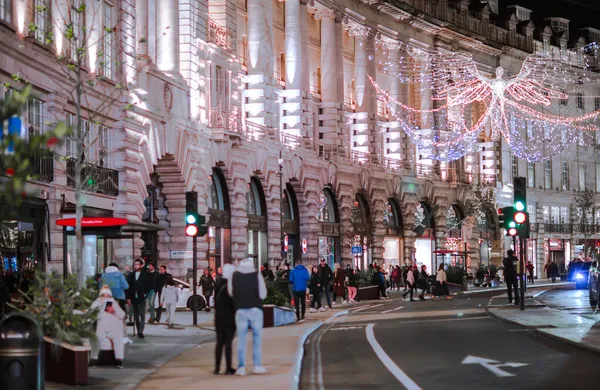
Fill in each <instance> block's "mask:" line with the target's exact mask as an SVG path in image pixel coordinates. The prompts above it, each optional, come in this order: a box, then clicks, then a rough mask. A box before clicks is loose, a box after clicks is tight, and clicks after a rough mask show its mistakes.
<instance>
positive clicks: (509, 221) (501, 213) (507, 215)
mask: <svg viewBox="0 0 600 390" xmlns="http://www.w3.org/2000/svg"><path fill="white" fill-rule="evenodd" d="M514 213H515V210H514V208H512V207H503V208H500V209H498V223H499V225H500V227H502V228H504V229H506V230H507V231H508V229H510V228H514V227H517V225H516V224H515V223H514V221H513V215H514Z"/></svg>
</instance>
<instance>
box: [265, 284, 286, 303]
mask: <svg viewBox="0 0 600 390" xmlns="http://www.w3.org/2000/svg"><path fill="white" fill-rule="evenodd" d="M263 304H265V305H275V306H286V307H291V306H290V303H289V302H288V300H287V297H286V296H285V295H283V294H281V293H280V292H278V291H276V290H275V289H274V288H272V287H270V288H267V297H266V298H265V300H264V301H263Z"/></svg>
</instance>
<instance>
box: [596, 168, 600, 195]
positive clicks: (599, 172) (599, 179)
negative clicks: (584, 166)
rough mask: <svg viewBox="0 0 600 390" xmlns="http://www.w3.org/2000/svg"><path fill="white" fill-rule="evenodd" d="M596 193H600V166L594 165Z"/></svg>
mask: <svg viewBox="0 0 600 390" xmlns="http://www.w3.org/2000/svg"><path fill="white" fill-rule="evenodd" d="M596 192H600V164H596Z"/></svg>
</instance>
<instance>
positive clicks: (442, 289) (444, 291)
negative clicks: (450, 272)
mask: <svg viewBox="0 0 600 390" xmlns="http://www.w3.org/2000/svg"><path fill="white" fill-rule="evenodd" d="M435 282H436V286H435V292H436V294H435V295H437V296H445V297H446V299H452V297H450V291H449V290H448V277H447V276H446V271H444V263H442V264H440V266H439V267H438V271H437V274H436V275H435Z"/></svg>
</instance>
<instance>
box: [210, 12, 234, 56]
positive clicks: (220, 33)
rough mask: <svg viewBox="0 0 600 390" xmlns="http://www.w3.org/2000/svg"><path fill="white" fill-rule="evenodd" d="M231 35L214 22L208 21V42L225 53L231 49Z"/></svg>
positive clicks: (232, 38) (232, 37)
mask: <svg viewBox="0 0 600 390" xmlns="http://www.w3.org/2000/svg"><path fill="white" fill-rule="evenodd" d="M233 40H234V36H233V34H232V33H231V32H230V31H229V30H228V29H227V28H225V27H223V26H221V25H219V24H218V23H217V22H216V21H215V20H213V19H208V42H209V43H212V44H215V45H217V46H219V47H220V48H222V49H223V50H226V51H231V50H232V49H233Z"/></svg>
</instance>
